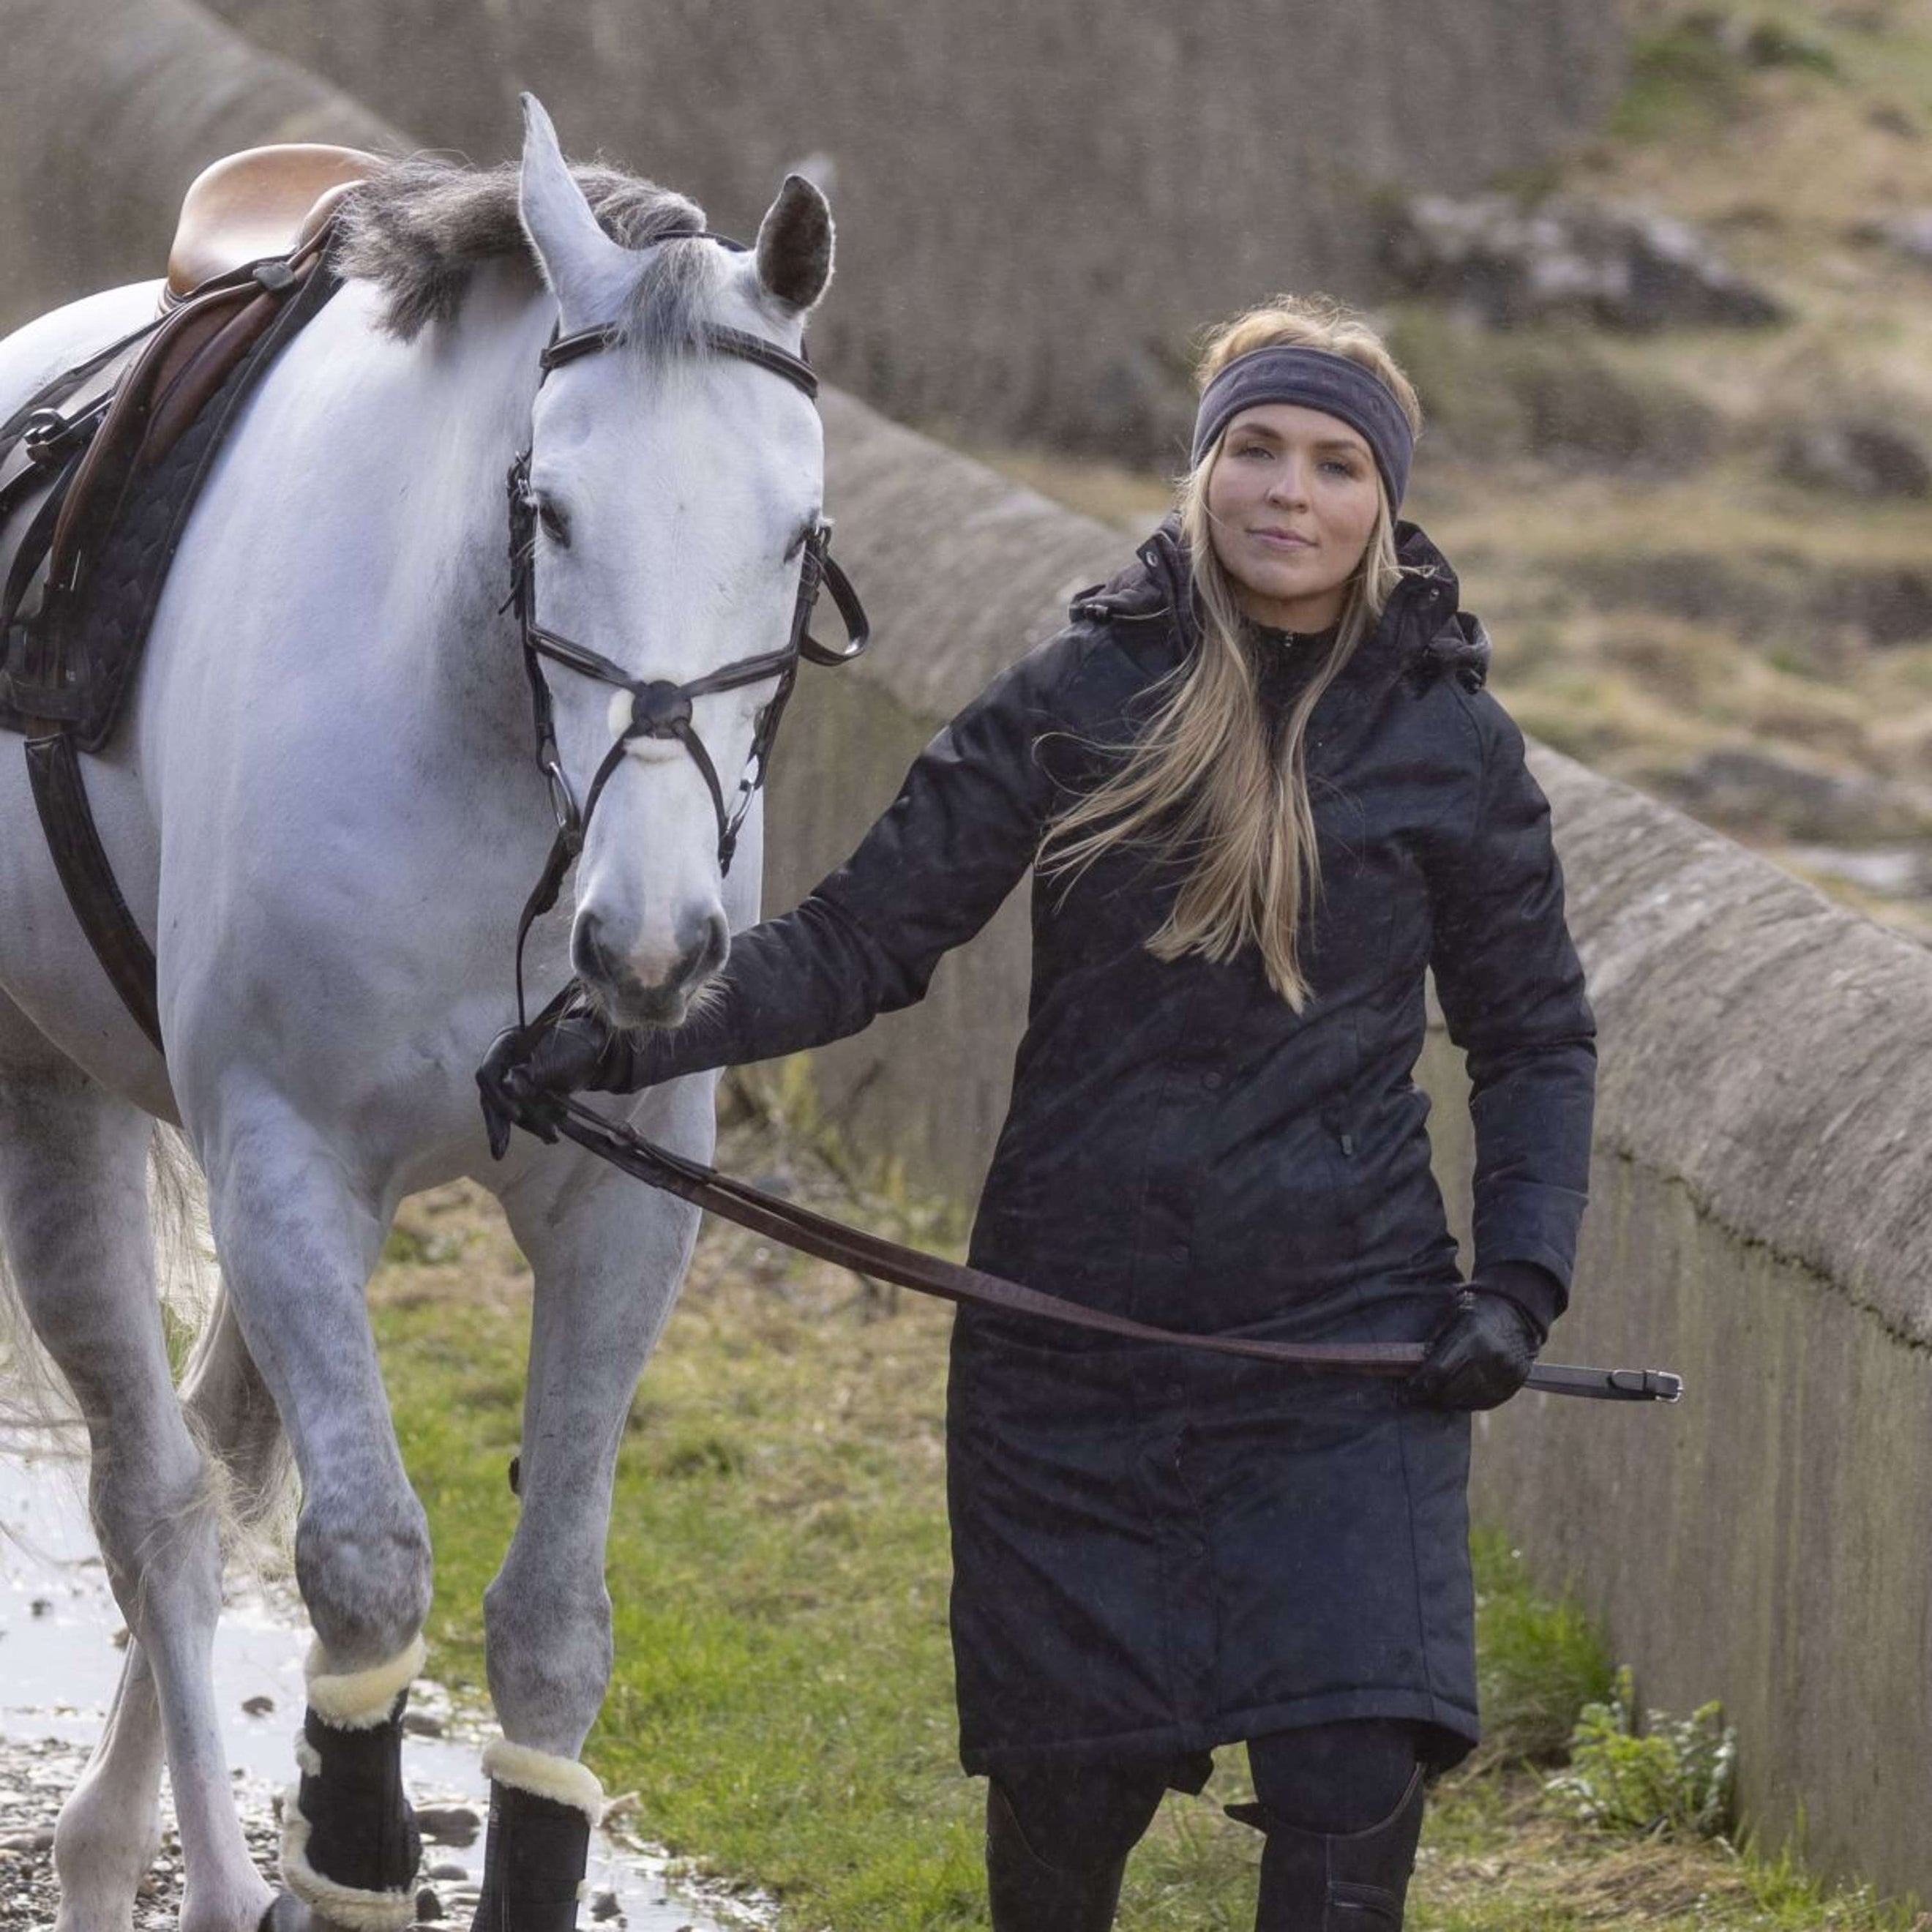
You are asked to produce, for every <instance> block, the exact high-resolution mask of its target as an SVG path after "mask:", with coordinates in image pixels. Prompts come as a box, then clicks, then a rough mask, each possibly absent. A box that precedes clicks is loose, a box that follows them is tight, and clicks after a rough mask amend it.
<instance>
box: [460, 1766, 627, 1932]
mask: <svg viewBox="0 0 1932 1932" xmlns="http://www.w3.org/2000/svg"><path fill="white" fill-rule="evenodd" d="M483 1769H484V1770H485V1771H486V1772H488V1773H489V1775H490V1836H489V1838H488V1841H487V1843H486V1844H485V1845H484V1852H483V1895H482V1897H481V1898H480V1899H478V1901H477V1904H476V1915H475V1918H473V1919H472V1920H471V1921H470V1932H575V1928H576V1925H577V1901H578V1900H579V1899H580V1898H581V1897H583V1875H584V1873H585V1871H586V1870H587V1869H588V1867H589V1862H590V1833H591V1830H592V1827H593V1826H595V1824H596V1823H597V1822H598V1820H599V1819H600V1818H601V1817H602V1816H603V1815H604V1787H602V1786H601V1784H598V1781H597V1780H596V1778H595V1775H594V1774H592V1772H590V1771H589V1769H588V1768H587V1767H586V1766H583V1765H581V1764H579V1763H577V1761H576V1760H575V1759H574V1758H564V1757H551V1756H550V1754H548V1753H547V1752H544V1751H531V1750H529V1749H527V1748H525V1747H524V1746H522V1745H513V1744H511V1743H510V1742H508V1740H507V1739H502V1738H498V1739H495V1740H493V1742H491V1743H490V1745H488V1746H487V1748H485V1750H484V1753H483Z"/></svg>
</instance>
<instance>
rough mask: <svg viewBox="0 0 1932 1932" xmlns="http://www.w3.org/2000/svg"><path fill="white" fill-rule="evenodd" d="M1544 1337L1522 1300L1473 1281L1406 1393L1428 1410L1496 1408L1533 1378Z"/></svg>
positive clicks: (1405, 1388) (1434, 1339)
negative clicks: (1533, 1370) (1532, 1372)
mask: <svg viewBox="0 0 1932 1932" xmlns="http://www.w3.org/2000/svg"><path fill="white" fill-rule="evenodd" d="M1543 1339H1544V1338H1543V1331H1542V1330H1541V1327H1540V1326H1539V1325H1538V1322H1537V1321H1536V1319H1535V1317H1534V1316H1532V1315H1531V1314H1530V1313H1529V1310H1526V1308H1525V1307H1523V1305H1522V1304H1521V1303H1520V1302H1517V1301H1512V1300H1511V1298H1509V1296H1508V1295H1505V1294H1502V1293H1501V1292H1499V1291H1498V1290H1496V1289H1493V1288H1491V1287H1490V1286H1487V1284H1486V1283H1483V1282H1481V1281H1476V1282H1472V1283H1471V1284H1470V1285H1469V1287H1467V1288H1466V1289H1463V1292H1462V1293H1461V1294H1460V1295H1457V1298H1456V1307H1455V1311H1454V1313H1452V1314H1451V1316H1450V1317H1449V1319H1448V1321H1446V1322H1444V1323H1443V1325H1442V1327H1441V1328H1439V1329H1438V1330H1437V1331H1436V1333H1435V1334H1434V1335H1433V1337H1431V1338H1430V1344H1429V1353H1428V1354H1427V1355H1426V1356H1424V1358H1423V1360H1422V1363H1421V1366H1420V1367H1418V1368H1417V1369H1416V1370H1415V1371H1414V1373H1412V1374H1411V1376H1409V1380H1408V1382H1406V1384H1405V1385H1404V1387H1403V1394H1404V1396H1405V1397H1406V1400H1409V1401H1410V1402H1412V1403H1418V1404H1420V1405H1421V1406H1424V1407H1425V1408H1429V1409H1495V1408H1496V1407H1497V1406H1499V1404H1501V1403H1505V1402H1507V1401H1508V1400H1509V1399H1510V1397H1511V1396H1513V1395H1514V1394H1516V1392H1517V1390H1518V1389H1520V1388H1522V1387H1523V1384H1524V1383H1525V1382H1526V1381H1527V1380H1528V1379H1529V1372H1530V1370H1531V1369H1532V1367H1535V1363H1536V1352H1537V1351H1538V1349H1541V1347H1542V1346H1543Z"/></svg>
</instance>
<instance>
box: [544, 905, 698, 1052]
mask: <svg viewBox="0 0 1932 1932" xmlns="http://www.w3.org/2000/svg"><path fill="white" fill-rule="evenodd" d="M678 938H679V950H678V953H677V955H676V958H675V959H673V961H672V962H671V965H670V969H669V971H666V972H664V973H663V974H661V975H660V976H659V977H655V978H652V979H647V978H646V977H645V976H644V975H643V974H641V973H640V972H639V971H637V968H636V967H635V965H633V963H632V962H631V959H630V958H628V957H627V956H625V953H623V952H622V950H620V949H619V948H618V947H616V946H614V945H613V944H612V943H611V940H610V934H609V931H608V929H607V927H606V926H605V923H604V920H603V919H602V918H601V916H600V915H599V914H598V913H597V911H596V910H595V908H594V907H589V906H586V907H584V909H583V910H582V911H580V913H578V914H577V922H576V924H575V926H574V927H573V928H572V929H571V936H570V962H571V965H572V966H573V967H574V968H575V969H576V972H577V977H578V978H579V979H580V980H583V983H585V985H586V986H589V988H590V989H592V992H594V993H595V995H596V997H597V998H598V1001H600V1002H601V1004H602V1006H603V1007H604V1012H605V1013H606V1015H607V1017H608V1018H609V1019H611V1020H612V1021H613V1022H615V1023H616V1024H617V1025H619V1026H651V1027H670V1026H676V1025H678V1024H679V1022H680V1021H682V1019H683V1018H684V1016H685V1013H686V1012H687V1010H688V1009H689V1007H690V1005H691V999H692V997H693V996H694V995H695V994H696V993H697V990H698V989H699V988H700V986H703V984H704V983H705V982H706V980H709V979H710V978H711V977H712V974H715V972H716V971H718V968H719V967H721V965H724V956H725V955H726V953H727V952H728V951H729V950H730V944H731V935H730V927H729V926H727V925H726V923H725V921H724V914H723V913H721V912H712V913H709V914H706V915H705V916H702V917H700V918H699V919H696V920H694V921H692V922H688V923H687V924H686V925H685V926H682V928H680V929H679V934H678Z"/></svg>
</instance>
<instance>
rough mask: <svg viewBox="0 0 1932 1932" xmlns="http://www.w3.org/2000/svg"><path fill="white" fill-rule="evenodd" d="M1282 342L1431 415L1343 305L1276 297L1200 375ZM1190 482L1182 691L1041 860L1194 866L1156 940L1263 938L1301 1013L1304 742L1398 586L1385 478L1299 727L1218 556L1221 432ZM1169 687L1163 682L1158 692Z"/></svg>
mask: <svg viewBox="0 0 1932 1932" xmlns="http://www.w3.org/2000/svg"><path fill="white" fill-rule="evenodd" d="M1277 343H1286V344H1295V345H1297V346H1299V347H1306V348H1311V349H1325V350H1328V351H1329V352H1330V353H1332V354H1334V355H1337V356H1347V357H1348V358H1349V359H1350V360H1351V361H1352V362H1359V363H1361V365H1363V366H1364V368H1367V369H1369V370H1370V371H1372V372H1373V374H1375V375H1376V376H1378V377H1380V378H1381V380H1382V381H1383V382H1384V383H1386V384H1387V385H1388V388H1389V389H1390V390H1391V392H1393V393H1394V396H1395V398H1396V400H1397V402H1398V403H1400V405H1401V406H1402V409H1403V413H1404V414H1405V415H1406V416H1407V417H1408V418H1409V422H1410V425H1411V426H1412V428H1415V429H1417V430H1420V428H1421V421H1422V416H1421V410H1420V408H1419V407H1418V405H1417V403H1416V400H1415V390H1414V389H1412V387H1411V386H1410V384H1409V379H1408V378H1407V377H1406V376H1405V375H1403V373H1402V371H1401V370H1400V368H1397V365H1396V363H1395V361H1394V358H1393V357H1392V356H1391V355H1390V354H1389V353H1388V350H1387V349H1386V348H1385V347H1384V346H1383V344H1382V340H1381V338H1379V336H1377V335H1376V334H1375V333H1374V332H1373V330H1372V329H1370V328H1369V327H1368V326H1367V325H1366V324H1365V323H1363V322H1362V321H1361V320H1360V319H1359V318H1358V317H1356V316H1355V315H1354V314H1352V313H1351V312H1350V311H1348V310H1347V309H1345V308H1343V307H1342V306H1341V305H1340V304H1338V303H1335V302H1330V301H1328V300H1327V299H1324V298H1321V297H1315V298H1310V297H1304V296H1277V297H1276V298H1275V299H1274V300H1273V301H1271V302H1268V303H1266V304H1265V305H1262V307H1260V308H1252V309H1250V310H1248V311H1246V312H1245V313H1244V314H1241V315H1239V316H1237V317H1235V320H1233V321H1232V322H1229V323H1224V324H1223V325H1222V326H1220V327H1219V328H1217V329H1215V330H1214V331H1213V332H1212V333H1211V334H1210V335H1208V337H1207V338H1206V341H1205V344H1204V346H1203V348H1202V354H1201V358H1200V362H1199V365H1198V367H1197V368H1196V372H1195V373H1196V382H1197V383H1198V384H1199V386H1200V387H1201V388H1202V389H1205V388H1206V387H1207V386H1208V383H1209V382H1210V381H1211V380H1212V378H1213V377H1214V374H1215V372H1216V371H1217V370H1218V369H1220V368H1221V366H1222V365H1223V363H1226V362H1232V360H1233V359H1234V358H1235V356H1244V355H1246V354H1247V353H1248V351H1249V350H1253V349H1261V348H1265V347H1269V346H1271V345H1273V344H1277ZM1222 440H1224V439H1217V443H1216V446H1215V447H1214V449H1211V450H1209V451H1208V453H1207V455H1205V456H1204V457H1203V458H1202V460H1201V461H1200V462H1199V463H1198V464H1196V466H1195V467H1194V469H1193V471H1192V472H1190V474H1189V475H1187V476H1186V477H1185V478H1184V479H1183V480H1182V481H1181V485H1180V492H1179V508H1180V512H1181V535H1182V538H1183V539H1184V542H1185V544H1186V546H1187V556H1188V562H1189V564H1190V567H1191V569H1192V572H1193V584H1194V602H1195V607H1196V615H1197V616H1198V618H1199V624H1200V631H1201V637H1200V643H1199V648H1198V649H1196V650H1194V651H1193V652H1190V655H1188V657H1187V659H1186V660H1185V661H1184V662H1183V663H1181V664H1179V665H1178V666H1177V667H1175V670H1173V671H1172V672H1171V673H1169V675H1168V676H1167V678H1166V679H1163V683H1165V684H1166V685H1168V686H1169V689H1168V691H1167V693H1166V695H1165V697H1163V699H1162V700H1161V703H1160V709H1158V710H1157V712H1155V714H1154V717H1153V718H1152V719H1151V721H1149V723H1148V727H1147V728H1146V730H1145V731H1144V732H1143V733H1142V734H1141V735H1140V736H1139V738H1138V739H1136V742H1134V743H1133V745H1132V746H1131V747H1127V748H1124V749H1126V751H1127V757H1126V759H1125V761H1124V763H1123V764H1122V765H1121V768H1120V769H1119V770H1118V771H1117V772H1114V773H1113V774H1112V775H1111V776H1110V777H1109V778H1107V779H1106V781H1104V782H1103V783H1102V784H1100V785H1099V786H1097V787H1096V788H1095V789H1094V790H1093V791H1091V792H1090V793H1088V794H1087V795H1086V796H1084V797H1083V798H1082V799H1079V800H1078V801H1077V802H1076V803H1075V804H1074V805H1073V806H1071V807H1070V808H1069V809H1068V810H1067V811H1065V812H1064V813H1062V814H1061V816H1060V817H1058V819H1056V820H1055V822H1054V823H1053V824H1052V826H1051V827H1050V828H1049V831H1048V833H1047V835H1046V840H1045V841H1044V843H1043V847H1042V850H1041V853H1040V859H1039V865H1040V870H1041V871H1042V872H1043V874H1045V875H1046V876H1047V877H1064V878H1065V879H1066V880H1067V881H1068V882H1069V883H1070V882H1071V881H1072V880H1073V879H1075V878H1077V877H1079V874H1081V873H1082V872H1084V871H1085V870H1086V868H1088V866H1089V865H1091V864H1093V863H1094V861H1095V860H1096V859H1098V858H1100V856H1101V855H1102V854H1103V853H1106V852H1107V851H1109V850H1111V849H1112V847H1115V845H1118V844H1123V843H1126V842H1128V841H1135V842H1137V843H1139V844H1141V845H1142V846H1143V847H1146V848H1151V850H1152V851H1153V852H1154V853H1156V854H1157V855H1159V856H1179V855H1181V854H1187V855H1190V856H1192V858H1193V864H1192V865H1191V867H1190V870H1189V871H1188V874H1187V877H1186V879H1185V880H1184V883H1183V884H1182V886H1181V892H1180V895H1179V896H1178V898H1176V900H1175V904H1174V909H1173V910H1172V912H1171V913H1169V916H1168V918H1167V920H1166V923H1165V924H1164V925H1163V926H1161V928H1160V930H1159V931H1158V932H1156V933H1155V934H1154V935H1153V936H1152V937H1151V938H1150V939H1149V940H1148V950H1149V951H1150V952H1151V953H1153V954H1154V956H1155V957H1156V958H1157V959H1180V958H1181V957H1182V956H1184V955H1185V954H1187V953H1199V954H1201V955H1202V956H1204V957H1205V958H1207V959H1213V960H1217V961H1220V960H1226V959H1232V957H1233V956H1235V954H1236V953H1238V952H1239V951H1240V950H1241V948H1242V947H1244V946H1246V945H1247V944H1250V942H1252V943H1253V944H1255V945H1256V946H1259V947H1260V949H1261V953H1262V961H1263V962H1264V964H1265V966H1266V968H1267V971H1268V983H1269V985H1271V986H1272V987H1274V989H1275V991H1276V992H1277V993H1279V994H1280V995H1281V997H1282V998H1283V999H1284V1000H1286V1001H1287V1002H1288V1004H1289V1006H1291V1007H1293V1008H1294V1010H1295V1011H1296V1012H1297V1013H1300V1012H1301V1010H1302V1008H1303V1007H1304V1006H1305V1005H1306V1004H1307V999H1308V991H1309V989H1308V983H1307V980H1306V979H1305V978H1304V976H1303V974H1302V971H1301V941H1300V932H1301V915H1302V911H1303V908H1304V905H1306V904H1311V903H1312V902H1313V896H1314V895H1316V893H1318V892H1319V890H1320V886H1321V876H1322V875H1321V871H1320V867H1319V859H1318V856H1317V853H1316V840H1315V820H1314V817H1313V813H1312V811H1310V805H1309V798H1308V780H1307V761H1306V757H1305V752H1304V741H1305V739H1306V737H1307V730H1308V720H1309V718H1310V715H1311V714H1312V713H1313V711H1314V709H1315V706H1316V703H1318V702H1319V700H1320V698H1321V697H1322V693H1323V692H1324V691H1326V690H1327V689H1328V687H1329V685H1331V683H1332V682H1334V679H1335V677H1336V676H1337V673H1339V672H1340V670H1341V669H1342V667H1343V665H1344V664H1346V663H1347V662H1348V661H1349V658H1350V657H1351V656H1352V655H1354V653H1355V649H1356V647H1357V646H1358V645H1359V644H1360V643H1361V641H1362V640H1363V639H1364V637H1367V636H1368V635H1369V634H1370V633H1371V632H1372V631H1373V630H1374V628H1375V626H1376V623H1377V622H1379V619H1380V618H1381V616H1382V608H1383V607H1384V605H1385V604H1387V603H1388V599H1389V596H1390V594H1391V592H1393V591H1394V589H1395V586H1396V585H1397V583H1399V582H1400V580H1401V577H1402V568H1401V565H1400V564H1399V563H1398V562H1397V559H1396V552H1395V532H1394V519H1393V516H1392V514H1391V508H1390V505H1389V502H1388V493H1387V491H1386V490H1385V489H1384V488H1382V485H1381V482H1380V478H1379V477H1378V479H1377V488H1378V493H1379V496H1380V497H1381V505H1380V508H1379V510H1378V511H1377V513H1376V523H1375V527H1374V529H1373V531H1372V532H1370V537H1369V541H1368V545H1367V548H1366V549H1365V550H1364V552H1363V554H1362V560H1361V563H1360V564H1359V565H1358V566H1357V568H1356V569H1355V573H1354V574H1353V575H1352V577H1351V578H1350V579H1349V583H1348V586H1347V589H1346V593H1345V601H1344V602H1343V608H1342V615H1341V619H1340V624H1339V625H1338V627H1337V631H1336V636H1335V641H1334V646H1332V648H1331V649H1330V651H1329V652H1328V656H1327V658H1325V660H1324V661H1323V662H1322V664H1321V665H1320V666H1319V667H1318V668H1317V670H1316V673H1315V675H1314V676H1313V678H1312V679H1310V682H1309V683H1308V685H1307V688H1305V689H1304V691H1302V693H1301V695H1300V696H1299V697H1298V698H1297V699H1296V700H1295V704H1294V707H1293V709H1292V711H1291V712H1290V713H1289V718H1288V721H1287V724H1286V728H1285V729H1284V730H1281V731H1280V732H1278V733H1271V730H1270V728H1269V721H1268V717H1267V715H1265V711H1264V709H1263V707H1262V704H1261V702H1260V700H1259V692H1258V688H1257V684H1256V655H1255V651H1256V646H1255V641H1254V640H1253V626H1252V625H1250V623H1249V622H1248V620H1247V618H1246V617H1245V616H1244V615H1243V613H1242V610H1241V604H1240V602H1239V601H1238V597H1237V595H1236V591H1235V586H1234V584H1233V583H1232V581H1231V580H1230V579H1229V576H1228V573H1227V571H1226V570H1225V569H1224V568H1223V566H1222V564H1221V560H1220V558H1219V557H1218V556H1216V555H1215V553H1214V544H1213V542H1212V541H1211V534H1210V526H1209V523H1208V477H1209V476H1210V475H1211V473H1212V472H1213V470H1214V464H1215V463H1216V461H1217V459H1218V458H1219V456H1220V442H1221V441H1222ZM1158 688H1159V687H1157V689H1158Z"/></svg>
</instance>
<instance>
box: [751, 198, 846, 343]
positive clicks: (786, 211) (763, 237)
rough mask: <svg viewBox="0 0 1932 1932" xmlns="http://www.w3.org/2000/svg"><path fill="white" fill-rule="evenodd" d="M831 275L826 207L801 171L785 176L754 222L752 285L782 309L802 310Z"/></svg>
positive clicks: (829, 216)
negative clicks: (755, 275) (754, 282)
mask: <svg viewBox="0 0 1932 1932" xmlns="http://www.w3.org/2000/svg"><path fill="white" fill-rule="evenodd" d="M831 279H832V206H831V204H830V203H829V202H828V201H826V199H825V197H824V196H823V194H821V193H820V192H819V191H818V190H817V188H816V187H814V186H813V185H812V184H811V182H810V181H807V180H806V179H805V177H804V175H786V176H785V179H784V187H781V188H780V189H779V190H778V199H777V200H775V202H772V205H771V206H770V207H769V208H767V209H766V211H765V218H764V220H762V221H761V222H760V223H758V285H759V287H761V288H762V289H763V290H764V292H765V293H766V295H768V296H771V297H772V299H773V300H774V301H776V302H782V303H784V305H785V306H786V307H787V308H793V309H801V310H802V309H808V308H811V305H812V304H813V303H814V302H816V301H817V299H819V297H820V296H822V295H823V294H824V293H825V285H826V283H828V282H829V281H831Z"/></svg>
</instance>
